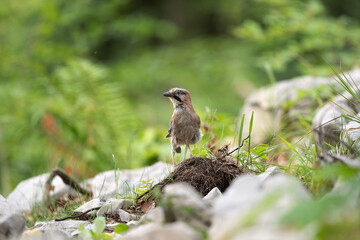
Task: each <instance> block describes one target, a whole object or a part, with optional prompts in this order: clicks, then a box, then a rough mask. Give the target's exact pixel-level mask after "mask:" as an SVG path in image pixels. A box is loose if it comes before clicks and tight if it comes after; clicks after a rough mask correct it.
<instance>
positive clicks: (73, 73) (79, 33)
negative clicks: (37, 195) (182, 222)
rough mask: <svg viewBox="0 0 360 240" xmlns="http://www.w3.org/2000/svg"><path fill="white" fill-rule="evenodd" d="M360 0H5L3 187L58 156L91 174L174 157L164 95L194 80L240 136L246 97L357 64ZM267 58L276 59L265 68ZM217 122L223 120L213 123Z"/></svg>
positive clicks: (0, 59) (0, 108)
mask: <svg viewBox="0 0 360 240" xmlns="http://www.w3.org/2000/svg"><path fill="white" fill-rule="evenodd" d="M359 8H360V2H359V1H358V0H347V1H337V0H222V1H220V0H213V1H205V0H199V1H187V0H155V1H146V0H107V1H101V0H77V1H71V2H67V1H59V0H27V1H19V0H3V1H2V7H1V8H0V164H1V165H0V166H1V171H0V176H1V178H0V179H1V184H0V193H1V194H3V195H6V194H8V193H9V192H10V191H11V190H12V189H13V188H14V187H15V186H16V184H17V183H18V182H20V181H21V180H24V179H26V178H29V177H31V176H34V175H37V174H40V173H44V172H48V171H49V170H50V169H51V168H52V167H55V166H59V167H62V168H64V169H65V170H66V171H67V172H68V173H70V174H71V175H73V176H75V177H77V178H78V179H84V178H87V177H91V176H94V175H95V174H96V173H98V172H100V171H104V170H111V169H114V167H115V166H116V167H120V168H133V167H139V166H144V165H148V164H152V163H153V162H155V161H159V160H163V161H164V160H169V159H170V158H171V154H170V144H169V141H168V140H165V139H164V136H165V135H166V133H167V128H168V121H169V119H170V116H171V113H172V107H171V104H170V102H169V101H168V100H167V99H165V98H164V97H163V96H162V93H163V92H164V91H166V90H168V89H170V88H172V87H182V88H186V89H189V90H190V91H191V93H192V100H193V104H194V107H195V109H196V110H197V112H198V113H199V115H200V117H201V118H202V119H203V120H204V119H207V118H209V116H210V115H211V114H210V113H209V110H206V109H210V112H212V113H214V112H216V115H217V116H218V118H216V119H215V118H212V119H215V120H216V121H217V123H216V124H215V125H214V126H213V131H214V132H215V133H217V134H218V135H221V136H222V137H225V136H226V135H229V136H233V134H234V131H235V126H236V124H235V122H236V116H237V114H238V112H239V110H240V108H241V106H242V103H243V100H244V98H245V97H246V96H247V95H248V94H249V93H250V92H251V91H252V90H254V89H255V88H257V87H260V86H264V85H267V84H268V82H269V80H268V77H267V75H266V71H265V69H272V71H273V73H274V74H275V77H276V79H277V80H281V79H286V78H290V77H294V76H298V75H303V74H312V75H328V74H330V73H331V69H330V68H329V65H328V64H331V65H334V66H341V69H342V70H346V69H350V68H353V67H354V66H356V65H357V64H358V60H359V57H358V56H359V54H360V25H359V24H360V11H358V9H359ZM265 66H267V67H266V68H265ZM215 120H214V121H215Z"/></svg>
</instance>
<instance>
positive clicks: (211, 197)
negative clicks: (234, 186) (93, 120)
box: [203, 187, 222, 205]
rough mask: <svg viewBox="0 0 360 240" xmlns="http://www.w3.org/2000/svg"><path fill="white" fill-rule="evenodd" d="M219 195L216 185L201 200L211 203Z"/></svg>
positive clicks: (220, 194)
mask: <svg viewBox="0 0 360 240" xmlns="http://www.w3.org/2000/svg"><path fill="white" fill-rule="evenodd" d="M221 196H222V193H221V191H220V190H219V189H218V188H217V187H214V188H213V189H212V190H211V191H210V192H209V193H208V194H206V196H205V197H203V201H204V202H205V203H206V204H209V205H212V203H213V202H214V201H215V200H216V199H217V198H219V197H221Z"/></svg>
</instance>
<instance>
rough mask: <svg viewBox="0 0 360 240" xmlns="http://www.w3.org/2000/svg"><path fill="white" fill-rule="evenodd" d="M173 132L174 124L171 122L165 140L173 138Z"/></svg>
mask: <svg viewBox="0 0 360 240" xmlns="http://www.w3.org/2000/svg"><path fill="white" fill-rule="evenodd" d="M171 131H172V122H170V128H169V130H168V135H166V136H165V138H169V137H171Z"/></svg>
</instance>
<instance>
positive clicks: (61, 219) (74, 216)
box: [55, 207, 101, 222]
mask: <svg viewBox="0 0 360 240" xmlns="http://www.w3.org/2000/svg"><path fill="white" fill-rule="evenodd" d="M100 208H101V207H95V208H91V209H89V210H87V211H85V212H83V213H80V214H77V215H73V216H68V217H64V218H55V222H60V221H64V220H67V219H74V218H79V217H82V216H84V215H85V214H87V213H89V212H91V211H95V210H99V209H100Z"/></svg>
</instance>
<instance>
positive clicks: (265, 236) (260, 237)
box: [233, 226, 315, 240]
mask: <svg viewBox="0 0 360 240" xmlns="http://www.w3.org/2000/svg"><path fill="white" fill-rule="evenodd" d="M313 237H315V234H314V233H313V232H310V231H300V232H299V231H294V230H291V229H280V228H274V227H272V226H270V227H268V226H263V227H262V228H261V230H260V229H259V228H258V227H257V226H255V227H250V228H246V229H244V230H243V231H241V232H240V233H238V234H237V235H236V236H235V237H234V238H233V240H279V239H286V240H309V239H314V238H313Z"/></svg>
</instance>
